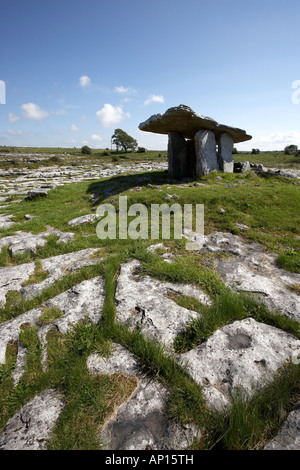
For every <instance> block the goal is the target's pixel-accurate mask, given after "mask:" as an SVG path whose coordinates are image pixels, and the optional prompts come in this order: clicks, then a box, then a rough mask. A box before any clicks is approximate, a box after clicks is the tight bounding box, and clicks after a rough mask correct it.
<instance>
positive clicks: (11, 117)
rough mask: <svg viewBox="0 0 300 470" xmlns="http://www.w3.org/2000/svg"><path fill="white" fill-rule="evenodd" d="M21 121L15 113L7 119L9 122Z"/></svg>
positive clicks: (10, 114)
mask: <svg viewBox="0 0 300 470" xmlns="http://www.w3.org/2000/svg"><path fill="white" fill-rule="evenodd" d="M19 119H21V118H20V116H17V115H16V114H14V113H9V114H8V119H7V120H8V122H16V121H18V120H19Z"/></svg>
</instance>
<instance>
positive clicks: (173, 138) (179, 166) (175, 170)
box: [168, 132, 188, 179]
mask: <svg viewBox="0 0 300 470" xmlns="http://www.w3.org/2000/svg"><path fill="white" fill-rule="evenodd" d="M168 137H169V141H168V168H169V175H170V176H171V178H175V179H181V178H184V177H185V176H186V171H187V153H188V152H187V143H186V140H185V138H184V137H182V135H181V134H179V132H169V133H168Z"/></svg>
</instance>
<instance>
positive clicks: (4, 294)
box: [0, 162, 300, 450]
mask: <svg viewBox="0 0 300 470" xmlns="http://www.w3.org/2000/svg"><path fill="white" fill-rule="evenodd" d="M165 168H166V163H165V162H163V163H153V164H151V165H150V164H147V163H141V164H135V165H134V166H133V165H127V166H125V167H124V165H121V164H120V165H118V164H107V165H102V166H101V165H93V166H91V167H88V168H87V167H61V166H60V167H55V166H54V167H51V168H49V167H45V168H44V167H40V168H39V169H38V170H29V169H26V168H25V169H22V170H18V169H14V170H0V203H1V207H0V227H1V228H4V229H5V228H13V224H14V220H13V216H12V215H10V214H9V213H7V212H9V207H10V204H11V202H12V200H13V202H14V203H15V201H16V200H20V201H21V200H23V199H24V198H28V197H29V198H34V197H36V196H37V195H39V196H41V195H43V193H44V194H45V195H46V194H47V193H48V191H49V190H51V189H52V188H54V187H56V186H60V185H66V184H71V183H74V182H78V181H83V180H91V181H93V180H99V179H101V178H104V177H111V176H115V175H119V174H122V173H124V171H126V172H129V173H133V172H135V173H137V172H142V171H144V172H145V171H153V170H155V169H157V170H161V169H165ZM273 171H274V172H275V171H276V170H273ZM287 173H288V171H287ZM292 176H296V175H295V174H293V175H292ZM1 210H2V215H1ZM91 216H92V214H91ZM28 218H30V214H28ZM91 220H93V217H92V219H90V221H91ZM86 222H87V219H84V220H83V219H80V218H76V220H74V219H73V220H71V219H70V221H69V224H68V226H66V228H65V230H64V231H62V230H58V229H56V228H52V227H49V228H48V230H47V231H44V232H42V233H38V234H33V233H30V232H23V231H18V232H17V233H13V234H11V235H8V236H5V235H4V236H2V238H0V248H2V247H7V248H8V250H9V253H10V256H12V257H13V256H16V255H17V254H22V253H24V252H26V251H27V252H30V253H31V254H32V255H34V254H35V253H36V252H37V249H38V248H39V247H43V246H44V245H45V243H46V241H47V237H48V236H49V235H51V234H52V235H56V236H57V238H58V243H61V244H68V243H69V242H71V241H72V240H73V238H74V233H73V232H72V228H73V227H74V226H76V225H80V223H86ZM149 250H150V251H151V252H156V253H158V255H159V256H160V258H161V260H164V262H165V263H169V264H171V263H172V262H173V256H174V254H173V253H172V252H171V251H170V249H169V247H167V246H164V245H163V244H160V245H154V246H152V247H150V248H149ZM203 251H204V252H206V253H209V254H210V255H213V256H215V258H214V268H215V270H216V272H217V273H218V274H219V275H220V276H221V279H222V280H223V282H224V284H225V285H226V286H228V287H230V288H232V289H234V290H236V291H238V292H245V293H249V292H250V293H254V294H255V295H257V296H258V297H259V298H260V299H262V300H263V301H264V302H265V304H266V305H267V306H268V308H270V310H272V309H273V310H274V309H276V311H278V312H280V314H281V315H282V316H285V317H288V318H290V319H291V320H295V321H296V322H300V301H299V295H298V294H297V293H296V292H292V291H291V289H290V287H291V286H295V285H300V274H297V273H291V272H288V271H285V270H283V269H280V268H278V267H277V265H276V262H275V261H276V256H275V254H272V253H271V252H269V251H267V250H266V249H265V248H264V247H263V246H262V245H260V244H258V243H255V242H253V243H248V242H245V241H244V240H243V239H242V238H241V237H240V236H238V235H233V234H231V233H229V232H214V233H211V234H209V235H207V236H206V237H205V239H204V245H203ZM220 253H221V254H222V255H223V256H218V254H220ZM103 260H105V255H104V256H103V255H102V254H101V253H100V252H99V250H98V249H97V248H86V249H81V250H78V251H74V252H69V253H66V254H61V255H57V256H51V257H48V258H43V259H42V260H41V265H40V266H39V268H40V270H41V272H42V273H44V279H43V280H40V279H39V280H38V281H37V280H36V279H35V278H34V276H35V274H36V269H37V264H36V263H35V262H34V261H29V262H24V263H21V264H17V265H8V266H3V267H1V268H0V303H1V306H2V307H4V306H5V304H6V303H7V302H8V300H9V295H10V293H11V292H12V291H13V292H14V293H15V294H16V295H20V298H21V299H27V300H28V301H29V300H30V299H34V298H36V297H37V296H39V295H41V294H42V292H43V290H44V289H45V288H49V287H51V286H52V285H54V284H55V283H57V282H58V281H59V280H61V279H62V278H63V277H64V276H65V275H66V274H73V273H77V272H78V271H79V270H80V269H82V268H84V267H88V266H93V265H96V264H97V263H101V262H102V261H103ZM105 282H106V281H105V277H104V275H102V274H100V275H97V276H94V277H91V278H89V279H85V280H83V281H82V282H79V283H77V284H74V285H72V287H70V288H68V289H66V290H62V291H61V292H60V293H58V294H57V295H54V296H53V297H51V298H48V299H46V300H42V299H41V302H40V304H39V305H38V306H36V307H35V308H31V309H29V310H27V311H23V312H22V313H21V314H19V315H16V316H12V317H11V318H10V319H7V320H6V321H3V322H2V323H0V364H2V365H5V363H6V354H7V349H8V347H9V345H12V344H16V345H17V356H16V361H15V364H14V367H13V369H12V370H11V378H12V380H13V387H15V389H16V388H17V387H18V386H20V383H21V382H22V377H23V375H24V374H25V372H26V364H27V362H28V360H29V356H28V354H29V352H28V347H26V346H25V345H24V344H22V340H21V339H20V333H21V331H22V328H23V327H24V326H27V327H28V326H31V327H34V328H35V329H36V332H37V336H38V338H39V341H40V348H41V365H42V368H43V371H44V372H45V371H47V368H48V340H47V338H48V334H49V332H51V331H52V330H55V331H58V332H59V333H60V334H61V335H67V334H68V332H70V330H72V328H74V327H75V326H76V325H77V324H78V323H79V322H80V321H82V320H86V319H87V318H88V319H89V320H90V322H91V323H92V324H95V325H96V324H98V323H99V322H100V323H101V321H102V322H103V321H104V322H105V316H104V315H103V306H104V302H105V295H106V287H107V286H106V285H105ZM174 296H187V297H189V298H191V299H194V300H195V301H197V302H198V303H201V304H202V305H203V306H206V307H209V306H210V305H211V303H212V300H211V298H210V296H209V295H208V294H207V293H206V292H204V291H202V290H201V289H200V288H199V287H197V286H195V285H189V284H182V283H176V282H165V281H162V280H158V279H155V278H154V277H151V276H150V275H144V274H143V272H142V266H141V263H140V261H139V260H137V259H131V260H129V261H127V262H124V263H122V264H121V266H120V270H119V273H118V278H117V282H116V291H115V309H116V311H115V322H116V324H117V325H121V326H124V327H126V328H127V329H128V331H131V332H134V331H136V330H138V331H139V332H140V333H141V334H142V335H143V337H145V338H146V339H147V340H149V341H150V342H151V341H153V342H157V343H159V344H160V345H162V346H163V348H164V351H165V353H166V354H168V355H170V356H171V357H172V358H173V360H174V361H175V363H176V364H177V365H178V366H181V367H183V368H184V369H185V370H186V372H187V374H188V376H189V377H190V378H191V379H192V381H193V382H194V383H196V384H197V385H199V386H200V387H201V390H202V395H203V398H204V401H205V406H206V407H207V408H208V409H210V410H213V411H219V412H221V413H222V412H225V411H226V410H227V409H228V408H230V407H231V397H232V396H233V394H234V392H235V391H237V390H239V391H242V392H243V393H244V394H245V396H247V397H251V396H252V395H253V394H254V393H255V392H256V391H257V390H258V389H260V388H263V387H264V386H266V385H267V384H269V383H270V382H272V380H273V378H274V376H275V375H276V373H277V371H278V370H279V369H280V368H281V367H283V366H284V365H285V364H286V363H288V362H294V363H298V362H299V359H298V355H299V352H300V340H299V339H297V338H296V337H295V336H294V335H293V334H291V333H289V332H287V331H284V330H283V329H281V328H278V327H275V326H272V325H270V324H266V323H263V322H260V321H257V320H255V319H253V318H245V319H242V320H238V321H234V322H232V323H230V324H226V325H224V326H222V327H221V328H218V329H217V330H216V331H215V332H213V334H211V335H210V336H209V338H208V339H207V341H205V342H203V343H201V344H199V345H197V346H196V347H193V348H192V349H190V350H188V351H185V352H182V353H180V352H178V351H177V350H176V348H174V341H175V339H176V337H177V336H178V334H180V333H181V332H182V331H184V330H185V329H186V328H187V327H188V325H189V324H191V322H192V321H193V320H195V319H197V318H198V317H199V315H201V314H199V313H198V312H197V311H195V310H193V308H186V307H183V306H181V305H180V304H179V303H177V302H176V301H175V300H174ZM53 309H56V312H58V314H57V316H56V318H54V319H50V321H48V322H45V321H42V320H41V319H42V318H43V315H44V313H45V311H53ZM86 366H87V368H88V370H89V372H90V374H91V375H93V376H99V377H100V376H102V375H108V376H111V377H115V376H116V375H118V374H119V375H122V376H125V377H127V378H128V379H130V380H133V381H134V382H133V383H134V387H133V390H132V391H131V393H130V394H129V395H128V396H127V397H125V398H124V399H123V400H121V402H119V403H118V405H117V406H115V407H114V409H113V410H112V412H110V413H109V414H108V415H107V416H106V419H105V420H104V421H103V422H102V423H99V436H98V437H99V445H100V446H102V448H107V449H113V450H122V449H127V450H129V449H131V450H132V449H135V450H137V449H158V450H163V449H164V450H166V449H186V448H189V447H190V446H192V445H193V444H195V442H198V441H199V440H200V438H201V435H202V433H203V429H202V428H201V427H199V426H197V425H195V423H193V422H186V423H185V424H183V423H180V422H178V421H177V420H175V419H174V418H173V417H170V416H168V414H167V403H168V399H169V395H170V391H169V389H168V386H167V385H166V384H163V383H162V382H161V381H160V380H158V378H157V377H156V376H151V375H149V374H147V373H145V371H144V369H143V368H142V367H141V365H140V362H139V360H138V358H137V357H136V356H135V354H134V353H132V352H131V351H130V350H129V349H127V348H126V347H124V346H123V345H121V344H118V343H116V342H112V347H111V353H110V355H109V356H108V357H104V356H103V355H102V354H101V353H100V352H98V351H94V352H92V353H91V354H89V355H88V358H87V361H86ZM64 406H65V397H64V394H63V393H62V391H61V390H57V389H53V388H46V389H44V390H41V391H40V393H38V394H36V395H35V396H33V397H32V398H31V399H30V400H29V401H27V402H26V403H25V404H24V405H23V406H22V407H21V408H20V409H18V410H17V411H16V412H15V413H14V414H13V415H12V416H10V417H9V419H8V420H7V422H6V424H5V426H4V427H3V428H2V430H1V431H0V449H32V450H40V449H45V448H47V445H48V442H49V440H50V438H51V435H52V433H53V430H54V429H55V426H56V425H57V423H58V422H59V420H60V416H61V414H62V413H63V410H64ZM299 406H300V403H299V404H298V406H296V407H295V408H294V409H293V410H292V411H291V412H290V414H288V415H287V416H286V417H285V420H284V423H283V425H282V428H281V429H280V430H279V432H278V434H277V435H275V436H274V437H273V439H272V440H270V441H269V442H268V443H265V445H264V446H263V448H264V449H298V450H299V449H300V437H299V436H300V408H299Z"/></svg>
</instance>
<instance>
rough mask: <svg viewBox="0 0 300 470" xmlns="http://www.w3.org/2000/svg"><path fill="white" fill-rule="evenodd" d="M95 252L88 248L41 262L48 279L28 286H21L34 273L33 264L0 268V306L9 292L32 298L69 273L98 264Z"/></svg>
mask: <svg viewBox="0 0 300 470" xmlns="http://www.w3.org/2000/svg"><path fill="white" fill-rule="evenodd" d="M97 251H98V250H97V248H88V249H85V250H80V251H77V252H74V253H67V254H64V255H58V256H52V257H51V258H46V259H43V260H41V264H42V268H43V270H44V271H46V272H47V273H48V277H47V278H46V279H44V280H43V281H42V282H39V283H35V284H30V285H28V286H23V283H24V282H25V281H28V279H29V278H30V276H31V275H32V274H33V273H34V270H35V263H34V262H31V263H24V264H21V265H17V266H7V267H2V268H0V304H3V303H5V300H6V295H7V293H8V292H9V291H12V290H13V291H17V292H20V293H21V294H22V295H23V296H25V297H34V296H35V295H38V294H40V293H41V292H42V290H43V289H44V288H45V287H47V286H49V285H50V284H52V283H53V282H55V281H56V280H57V279H59V278H61V277H63V276H64V275H66V274H68V273H69V272H73V271H75V270H76V269H79V268H81V267H82V266H88V265H91V264H94V263H97V262H99V261H100V258H99V257H96V253H97Z"/></svg>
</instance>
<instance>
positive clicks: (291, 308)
mask: <svg viewBox="0 0 300 470" xmlns="http://www.w3.org/2000/svg"><path fill="white" fill-rule="evenodd" d="M202 249H203V250H204V251H211V252H224V253H227V254H230V255H232V257H230V258H228V259H223V260H219V261H216V269H217V270H218V271H219V273H220V274H221V275H222V277H223V279H224V281H225V283H226V284H227V285H228V286H230V287H231V288H234V289H236V290H238V291H245V292H250V293H251V292H252V293H255V294H257V295H258V296H260V298H261V299H262V300H263V301H264V302H265V303H266V304H267V306H268V307H269V308H271V309H272V310H277V311H279V312H281V313H282V314H284V315H287V316H289V317H291V318H293V319H295V320H297V321H300V299H299V296H298V295H297V294H296V293H293V292H291V291H290V290H289V289H288V287H290V286H292V285H297V284H300V274H297V273H291V272H288V271H285V270H283V269H279V268H278V267H277V265H276V259H277V255H275V254H272V253H269V252H267V251H266V249H265V248H264V247H263V246H262V245H260V244H259V243H245V242H243V240H242V239H241V238H240V237H239V236H237V235H232V234H231V233H224V232H214V233H212V234H211V235H209V236H206V237H205V239H204V244H203V248H202Z"/></svg>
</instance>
